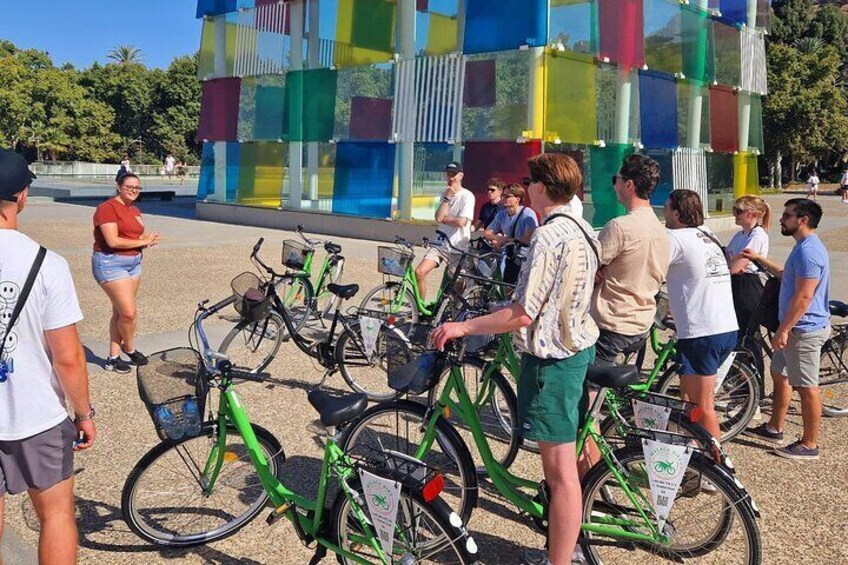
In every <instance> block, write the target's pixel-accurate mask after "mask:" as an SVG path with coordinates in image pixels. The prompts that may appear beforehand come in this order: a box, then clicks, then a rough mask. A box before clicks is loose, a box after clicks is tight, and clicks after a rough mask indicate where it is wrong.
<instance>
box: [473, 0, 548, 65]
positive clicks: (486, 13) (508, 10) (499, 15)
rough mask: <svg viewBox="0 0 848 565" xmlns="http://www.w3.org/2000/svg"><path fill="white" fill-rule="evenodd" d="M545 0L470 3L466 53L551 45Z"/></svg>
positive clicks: (478, 1) (483, 0)
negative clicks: (548, 39)
mask: <svg viewBox="0 0 848 565" xmlns="http://www.w3.org/2000/svg"><path fill="white" fill-rule="evenodd" d="M547 38H548V12H547V2H546V1H545V0H499V1H498V2H492V1H491V0H468V4H467V6H466V13H465V42H464V49H463V51H464V52H465V53H488V52H492V51H506V50H508V49H516V48H518V47H520V46H522V45H531V46H540V45H545V43H547Z"/></svg>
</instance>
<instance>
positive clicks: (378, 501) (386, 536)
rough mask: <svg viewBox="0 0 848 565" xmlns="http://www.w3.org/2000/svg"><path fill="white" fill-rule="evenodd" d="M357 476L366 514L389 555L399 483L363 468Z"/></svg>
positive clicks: (390, 552) (395, 521) (394, 524)
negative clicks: (366, 509) (365, 506)
mask: <svg viewBox="0 0 848 565" xmlns="http://www.w3.org/2000/svg"><path fill="white" fill-rule="evenodd" d="M359 477H360V479H361V480H362V492H363V494H364V495H365V503H366V504H367V505H368V514H369V515H370V517H371V523H372V524H373V525H374V530H376V532H377V538H378V539H379V540H380V545H381V546H382V547H383V551H385V552H386V555H389V556H391V555H392V548H393V547H394V543H395V526H396V525H397V511H398V502H399V501H400V488H401V487H400V483H398V482H396V481H392V480H389V479H384V478H383V477H378V476H377V475H374V474H372V473H369V472H368V471H365V470H364V469H360V470H359Z"/></svg>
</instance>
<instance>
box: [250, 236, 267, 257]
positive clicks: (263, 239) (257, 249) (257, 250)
mask: <svg viewBox="0 0 848 565" xmlns="http://www.w3.org/2000/svg"><path fill="white" fill-rule="evenodd" d="M263 243H265V238H264V237H260V238H259V241H257V242H256V245H254V246H253V254H254V255H255V254H257V253H259V248H260V247H262V244H263Z"/></svg>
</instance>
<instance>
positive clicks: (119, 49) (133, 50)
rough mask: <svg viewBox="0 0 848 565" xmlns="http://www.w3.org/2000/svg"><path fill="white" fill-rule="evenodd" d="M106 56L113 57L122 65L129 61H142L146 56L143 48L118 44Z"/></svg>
mask: <svg viewBox="0 0 848 565" xmlns="http://www.w3.org/2000/svg"><path fill="white" fill-rule="evenodd" d="M106 58H107V59H112V60H113V61H115V62H117V63H120V64H122V65H126V64H129V63H141V62H142V60H144V57H143V56H142V54H141V49H139V48H138V47H134V46H132V45H118V46H116V47H113V48H112V49H111V50H110V51H109V54H108V55H106Z"/></svg>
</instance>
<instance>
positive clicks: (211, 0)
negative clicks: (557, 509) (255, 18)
mask: <svg viewBox="0 0 848 565" xmlns="http://www.w3.org/2000/svg"><path fill="white" fill-rule="evenodd" d="M237 9H238V3H237V2H236V0H197V17H198V18H202V17H203V16H217V15H218V14H226V13H228V12H235V11H236V10H237Z"/></svg>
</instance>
